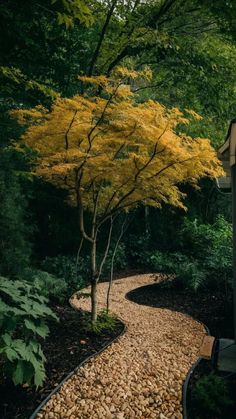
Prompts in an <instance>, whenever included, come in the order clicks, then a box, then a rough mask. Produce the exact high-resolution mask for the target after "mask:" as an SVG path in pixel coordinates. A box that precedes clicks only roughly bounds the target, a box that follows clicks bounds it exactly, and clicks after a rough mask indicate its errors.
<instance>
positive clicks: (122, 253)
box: [103, 243, 128, 278]
mask: <svg viewBox="0 0 236 419" xmlns="http://www.w3.org/2000/svg"><path fill="white" fill-rule="evenodd" d="M113 252H114V248H113V246H111V249H110V250H109V252H108V255H107V259H106V262H105V263H104V267H103V277H105V278H107V277H109V275H110V271H111V263H112V256H113ZM127 264H128V262H127V256H126V248H125V245H124V244H123V243H120V244H119V245H118V247H117V249H116V254H115V258H114V272H119V271H122V270H124V269H125V268H126V267H127Z"/></svg>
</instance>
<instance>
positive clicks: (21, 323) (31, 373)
mask: <svg viewBox="0 0 236 419" xmlns="http://www.w3.org/2000/svg"><path fill="white" fill-rule="evenodd" d="M47 302H48V300H47V298H46V297H44V296H42V295H41V294H40V289H39V288H38V287H37V286H35V285H32V284H30V283H29V282H27V281H10V280H8V279H6V278H3V277H0V330H1V337H0V361H1V364H2V365H3V369H2V370H1V373H0V375H1V376H2V377H1V379H2V380H3V379H4V377H5V376H8V377H9V378H10V379H12V381H13V382H14V384H15V385H17V384H24V383H28V384H29V385H32V384H34V385H35V386H36V387H39V386H41V385H42V384H43V381H44V378H45V368H44V362H45V357H44V354H43V352H42V349H41V345H40V343H39V339H40V338H45V337H46V336H47V335H48V333H49V329H48V326H47V324H46V320H47V319H55V320H56V319H57V317H56V315H55V314H54V313H53V312H52V310H51V309H50V308H49V307H48V306H47Z"/></svg>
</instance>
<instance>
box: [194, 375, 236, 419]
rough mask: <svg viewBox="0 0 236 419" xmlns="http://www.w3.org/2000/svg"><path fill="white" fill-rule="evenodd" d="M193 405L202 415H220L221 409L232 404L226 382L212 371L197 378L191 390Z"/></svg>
mask: <svg viewBox="0 0 236 419" xmlns="http://www.w3.org/2000/svg"><path fill="white" fill-rule="evenodd" d="M193 399H194V402H195V405H196V406H197V408H198V409H199V411H200V412H202V413H204V417H208V415H210V414H213V415H220V414H222V410H223V409H224V408H227V407H228V406H230V405H232V404H233V401H232V400H231V399H230V396H229V390H228V387H227V384H226V383H225V381H224V379H223V378H220V377H219V376H217V375H216V374H214V373H211V374H210V375H207V376H205V377H202V378H200V379H199V380H198V382H197V384H196V387H195V389H194V392H193Z"/></svg>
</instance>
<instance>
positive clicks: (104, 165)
mask: <svg viewBox="0 0 236 419" xmlns="http://www.w3.org/2000/svg"><path fill="white" fill-rule="evenodd" d="M119 72H120V74H122V76H123V77H133V78H135V77H136V74H131V75H130V70H127V69H123V68H120V69H119ZM139 74H140V73H139ZM137 77H138V75H137ZM91 79H92V80H91ZM83 80H84V81H86V82H88V80H91V82H92V83H95V85H96V86H102V85H103V86H104V85H106V89H111V90H110V96H109V98H108V99H107V98H102V97H91V98H89V97H85V96H80V95H77V96H74V97H73V98H71V99H62V98H59V99H58V100H57V101H56V102H55V104H54V105H53V107H52V111H51V112H50V113H46V112H45V110H44V109H41V108H35V109H32V110H28V111H18V112H14V115H16V116H17V117H18V118H20V119H21V118H26V119H27V118H28V119H31V120H32V121H34V123H33V124H32V125H31V126H30V127H29V129H28V130H27V131H26V133H25V135H24V136H23V138H22V141H23V142H24V143H25V144H27V145H28V146H30V147H31V148H33V149H34V150H36V151H37V152H38V153H39V161H38V166H37V168H36V174H37V175H38V176H43V177H45V178H46V179H47V180H49V181H50V182H52V183H53V184H55V185H57V186H60V187H63V188H67V189H68V191H69V193H70V198H71V202H72V203H73V204H74V203H75V202H76V193H75V191H76V189H77V191H78V190H79V191H80V193H81V194H82V196H83V202H84V206H85V207H87V208H88V209H90V210H93V206H94V196H93V193H94V190H99V199H98V202H97V207H98V212H99V213H104V211H106V212H107V211H115V210H116V209H117V208H120V209H122V210H128V209H129V208H131V207H134V206H136V205H138V204H139V203H140V202H145V203H148V204H149V205H152V206H160V205H161V203H164V202H165V203H169V204H171V205H174V206H179V207H182V208H184V205H183V203H182V200H183V198H184V195H183V194H182V193H181V192H180V190H179V188H178V185H179V184H181V183H186V182H188V183H191V184H192V185H194V186H195V187H197V184H198V180H199V179H200V178H201V177H203V176H208V177H212V178H213V177H216V176H219V175H220V174H222V169H221V167H220V165H219V162H218V160H217V157H216V154H215V152H214V150H213V149H212V147H211V146H210V142H209V141H208V140H207V139H193V138H191V137H189V136H184V135H180V134H177V133H176V132H175V127H176V126H177V125H178V124H179V123H180V122H182V123H183V122H185V123H187V121H188V120H187V119H186V118H184V116H183V113H182V112H180V111H179V109H177V108H174V109H171V110H169V109H166V108H165V107H164V106H163V105H161V104H159V103H158V102H154V101H151V100H150V101H147V102H145V103H135V101H134V97H133V98H131V97H130V93H131V92H130V86H127V85H126V84H122V83H121V82H120V81H119V82H118V81H116V82H114V79H107V78H106V77H104V76H100V77H95V78H89V79H88V78H84V77H83ZM191 116H192V114H191Z"/></svg>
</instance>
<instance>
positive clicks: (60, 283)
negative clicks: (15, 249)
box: [23, 268, 71, 303]
mask: <svg viewBox="0 0 236 419" xmlns="http://www.w3.org/2000/svg"><path fill="white" fill-rule="evenodd" d="M23 278H24V279H25V280H27V281H29V282H31V283H32V284H34V285H35V286H36V287H37V288H39V289H40V292H41V294H42V295H44V296H45V297H47V298H49V300H51V301H54V302H59V303H63V302H65V301H66V300H67V299H68V298H69V297H70V295H71V294H70V290H69V287H68V285H67V283H66V281H65V280H64V279H62V278H57V277H56V276H54V275H52V274H50V273H48V272H45V271H40V270H38V269H31V268H28V269H26V270H25V271H24V274H23Z"/></svg>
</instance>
